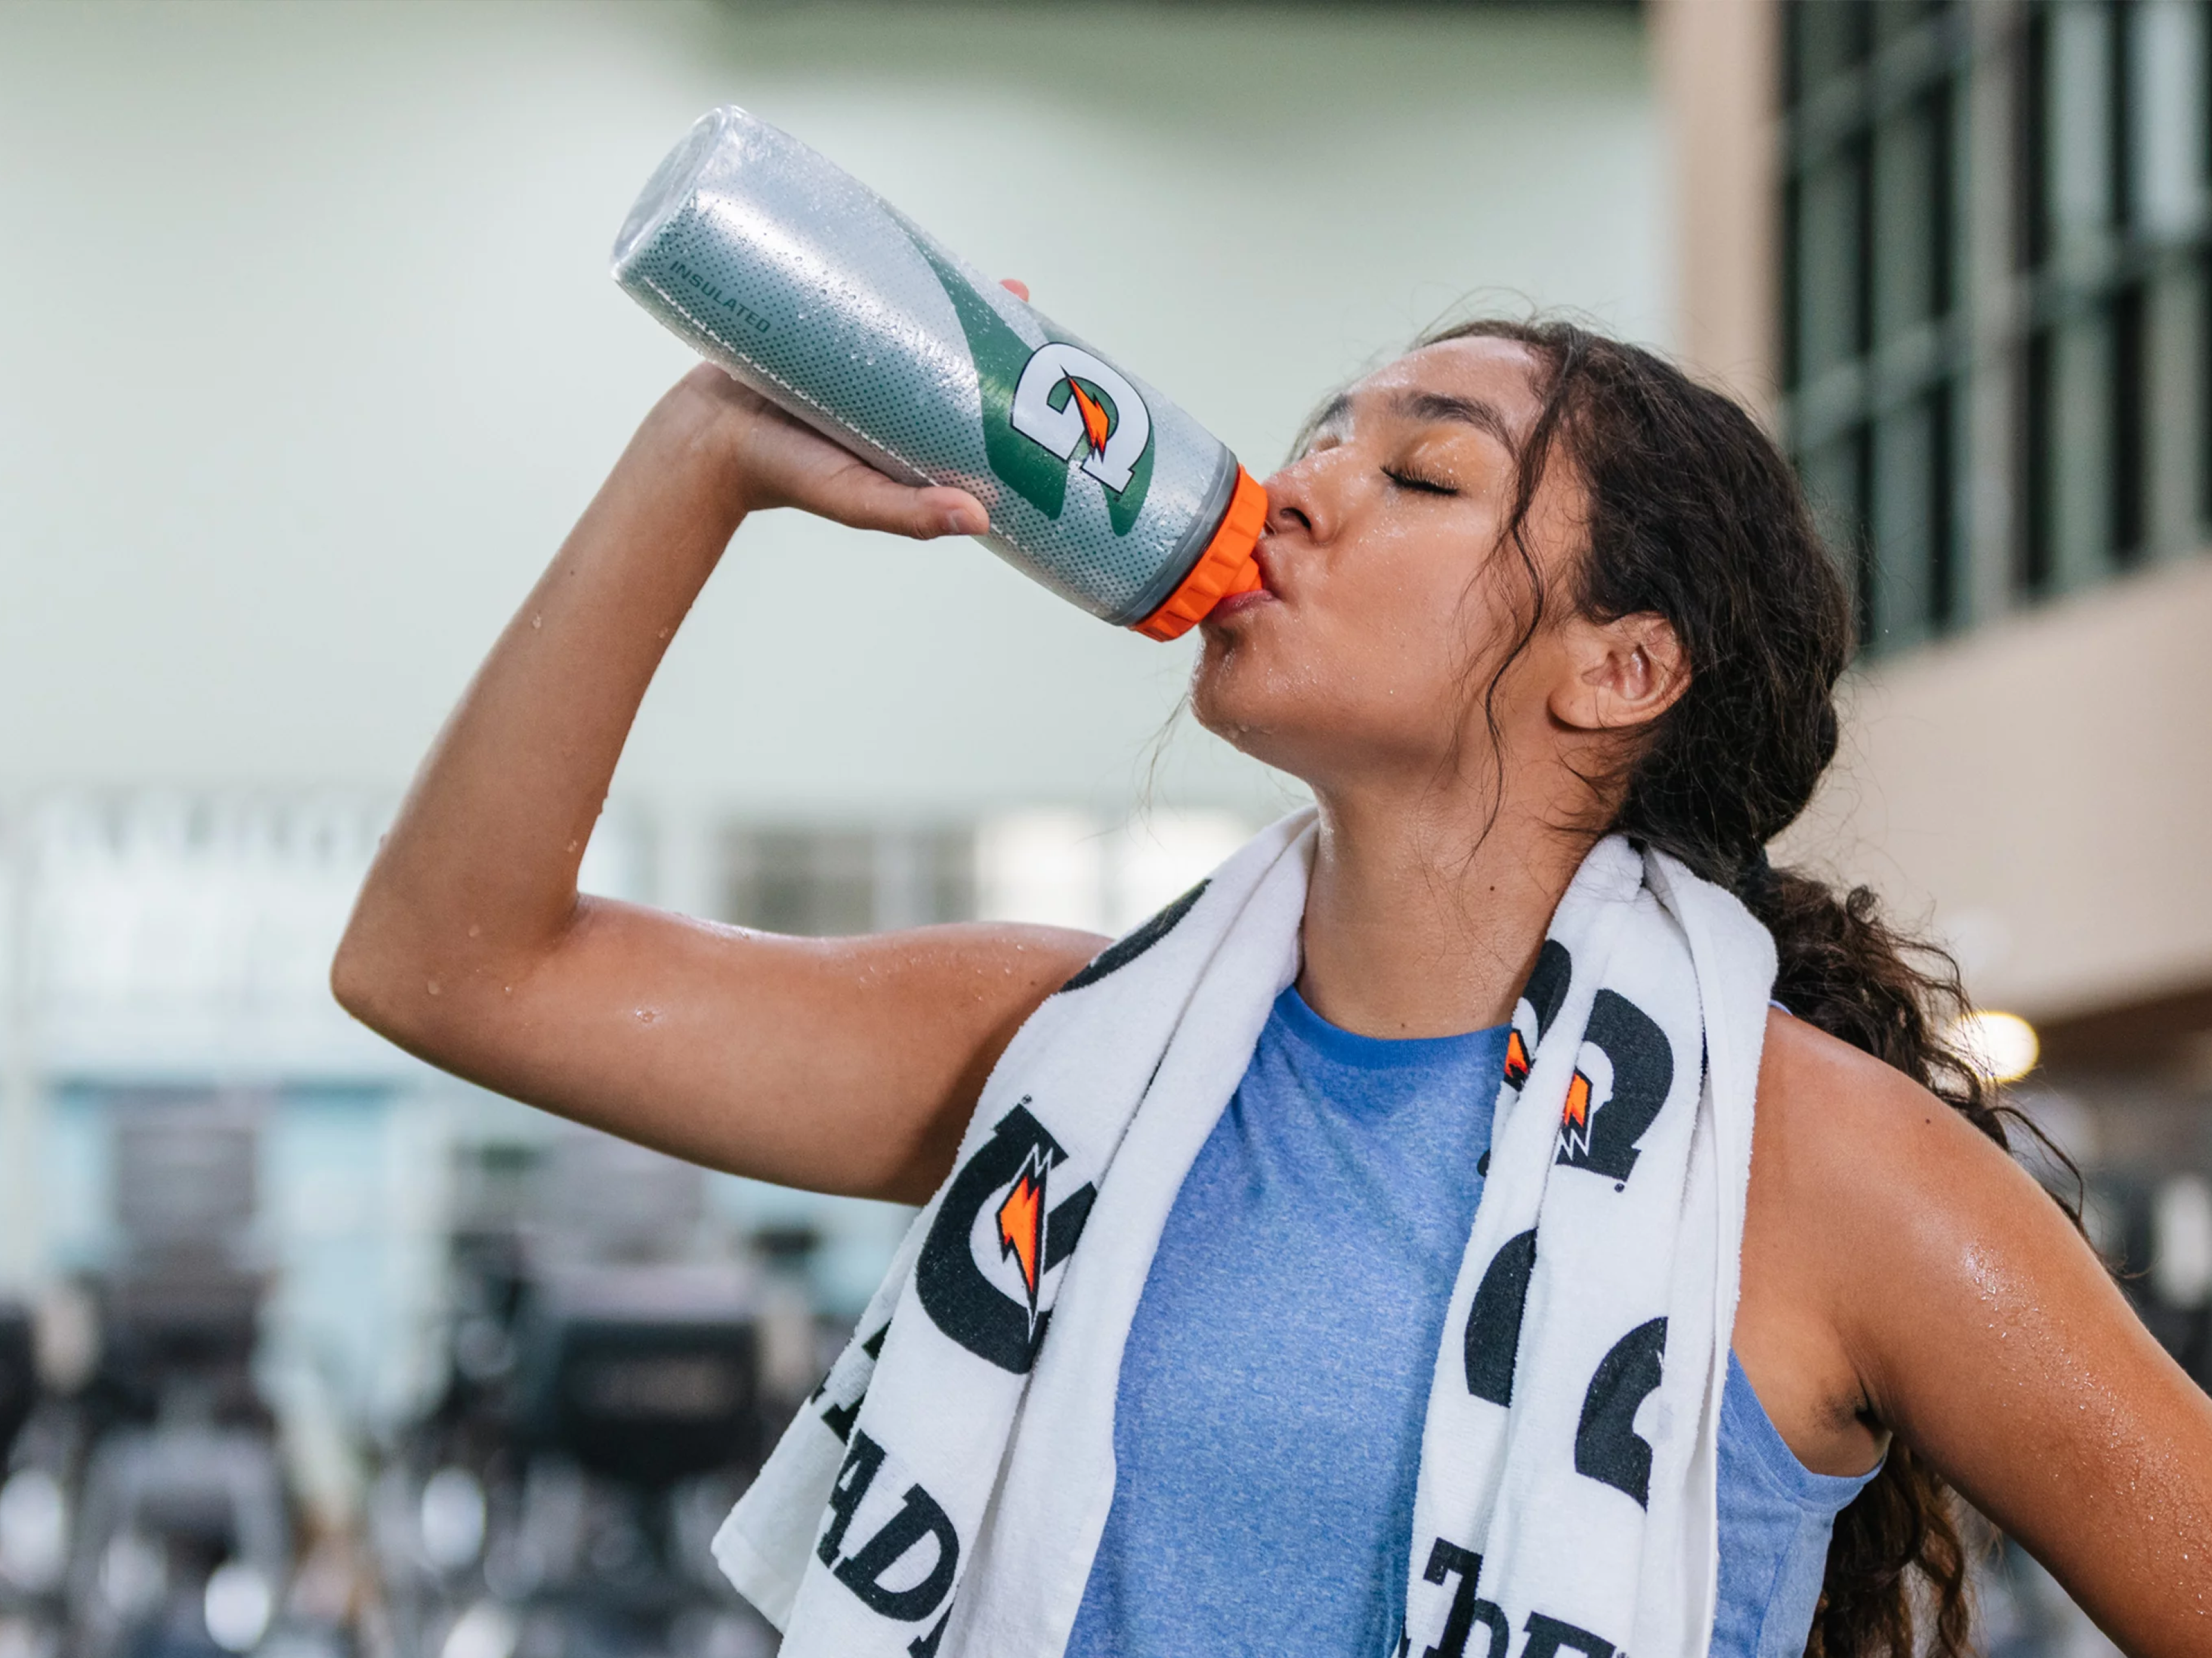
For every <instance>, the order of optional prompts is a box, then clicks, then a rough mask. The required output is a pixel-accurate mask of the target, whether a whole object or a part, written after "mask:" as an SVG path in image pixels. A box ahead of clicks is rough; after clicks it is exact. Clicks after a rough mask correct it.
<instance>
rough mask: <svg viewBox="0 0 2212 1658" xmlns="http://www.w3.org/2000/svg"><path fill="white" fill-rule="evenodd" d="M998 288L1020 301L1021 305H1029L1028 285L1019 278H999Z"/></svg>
mask: <svg viewBox="0 0 2212 1658" xmlns="http://www.w3.org/2000/svg"><path fill="white" fill-rule="evenodd" d="M999 286H1000V287H1001V288H1005V289H1006V292H1007V293H1009V294H1011V295H1013V296H1014V297H1015V298H1016V299H1018V300H1019V301H1022V303H1023V304H1024V305H1026V304H1028V303H1029V297H1030V285H1029V284H1028V283H1027V282H1024V281H1023V280H1022V279H1021V278H1020V277H1019V276H1001V277H1000V278H999Z"/></svg>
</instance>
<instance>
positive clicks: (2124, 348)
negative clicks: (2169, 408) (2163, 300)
mask: <svg viewBox="0 0 2212 1658" xmlns="http://www.w3.org/2000/svg"><path fill="white" fill-rule="evenodd" d="M2149 350H2150V295H2149V293H2148V290H2147V289H2145V288H2141V287H2136V288H2124V289H2122V290H2121V292H2120V293H2119V294H2118V295H2115V296H2114V298H2113V300H2112V415H2111V422H2112V500H2111V507H2112V536H2111V547H2112V557H2113V560H2114V562H2118V563H2119V564H2123V565H2127V564H2132V563H2134V562H2136V560H2138V559H2140V558H2141V557H2142V555H2143V554H2144V553H2146V552H2147V551H2148V550H2149V546H2148V544H2149V540H2150V432H2149V428H2148V423H2147V422H2148V416H2149V413H2150V410H2149V406H2148V398H2149V395H2150V386H2149V368H2150V361H2149Z"/></svg>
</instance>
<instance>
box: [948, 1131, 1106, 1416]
mask: <svg viewBox="0 0 2212 1658" xmlns="http://www.w3.org/2000/svg"><path fill="white" fill-rule="evenodd" d="M1066 1161H1067V1153H1066V1152H1065V1151H1062V1150H1061V1149H1060V1143H1059V1142H1058V1141H1057V1140H1055V1139H1053V1137H1052V1136H1051V1135H1050V1134H1048V1133H1046V1132H1045V1128H1044V1125H1043V1124H1042V1123H1041V1122H1039V1121H1037V1120H1036V1118H1035V1117H1033V1116H1031V1115H1030V1113H1029V1111H1028V1109H1027V1107H1026V1105H1025V1104H1024V1105H1017V1106H1015V1107H1014V1108H1013V1109H1012V1110H1011V1111H1009V1112H1007V1113H1006V1115H1005V1116H1003V1117H1001V1118H1000V1119H999V1126H998V1127H996V1128H994V1129H993V1130H992V1131H991V1138H990V1139H987V1140H986V1141H984V1142H983V1144H982V1145H981V1146H980V1147H978V1148H977V1150H976V1152H975V1156H974V1157H970V1158H969V1159H968V1161H967V1162H966V1163H963V1164H962V1165H961V1167H960V1171H959V1172H958V1173H957V1174H956V1175H953V1177H952V1184H951V1186H950V1187H946V1188H945V1203H944V1206H942V1207H941V1208H939V1210H938V1212H937V1218H936V1220H934V1221H933V1222H932V1223H931V1224H930V1228H929V1236H928V1238H927V1240H926V1241H925V1242H923V1244H922V1246H921V1260H920V1261H919V1262H918V1263H917V1264H916V1266H915V1290H916V1291H917V1292H918V1293H919V1294H920V1295H921V1304H922V1306H923V1307H924V1308H925V1309H927V1311H928V1314H929V1316H930V1317H931V1318H932V1319H933V1321H935V1322H936V1325H937V1327H938V1328H939V1329H940V1330H942V1331H944V1332H945V1334H946V1335H948V1336H950V1337H951V1338H952V1339H953V1340H955V1341H957V1342H958V1343H959V1344H960V1345H962V1346H963V1347H965V1348H966V1349H967V1350H968V1351H969V1352H971V1353H973V1354H975V1357H978V1358H982V1359H988V1360H989V1361H990V1362H991V1363H994V1364H995V1365H997V1366H998V1367H999V1368H1000V1370H1012V1372H1013V1373H1014V1374H1015V1375H1016V1376H1020V1375H1022V1374H1024V1372H1026V1371H1027V1370H1029V1368H1030V1366H1031V1365H1032V1364H1034V1363H1036V1355H1037V1348H1038V1347H1039V1345H1042V1342H1043V1340H1044V1330H1045V1325H1046V1323H1047V1322H1048V1321H1049V1319H1050V1318H1051V1316H1052V1315H1051V1313H1050V1311H1049V1310H1048V1309H1046V1310H1041V1309H1039V1307H1038V1305H1037V1301H1038V1297H1039V1295H1040V1293H1041V1292H1042V1289H1043V1287H1044V1278H1045V1274H1046V1273H1048V1272H1051V1271H1052V1269H1053V1268H1054V1267H1055V1266H1059V1265H1060V1262H1062V1261H1063V1260H1066V1259H1067V1257H1068V1255H1069V1254H1071V1253H1072V1252H1073V1250H1074V1248H1075V1242H1076V1240H1077V1239H1078V1238H1079V1237H1081V1236H1083V1223H1084V1222H1085V1220H1086V1219H1087V1218H1089V1217H1090V1214H1091V1203H1092V1202H1093V1201H1094V1200H1095V1199H1097V1196H1098V1188H1097V1187H1095V1186H1090V1185H1085V1186H1080V1187H1077V1188H1076V1189H1075V1190H1074V1191H1073V1192H1070V1193H1068V1194H1067V1195H1066V1197H1064V1198H1060V1199H1059V1201H1058V1202H1057V1203H1056V1204H1055V1203H1054V1193H1053V1191H1052V1176H1053V1171H1054V1169H1057V1168H1059V1167H1060V1165H1061V1164H1062V1163H1066Z"/></svg>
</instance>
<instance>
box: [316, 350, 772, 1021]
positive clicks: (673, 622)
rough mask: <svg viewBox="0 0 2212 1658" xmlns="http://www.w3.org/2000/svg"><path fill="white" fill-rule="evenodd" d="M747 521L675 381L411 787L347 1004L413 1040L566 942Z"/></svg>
mask: <svg viewBox="0 0 2212 1658" xmlns="http://www.w3.org/2000/svg"><path fill="white" fill-rule="evenodd" d="M744 510H745V506H744V500H743V499H742V496H741V494H740V491H739V489H738V486H737V483H736V477H735V473H734V471H733V469H732V468H731V467H730V465H728V463H727V459H726V457H725V456H724V455H723V454H721V453H720V449H719V446H718V443H717V428H716V427H715V425H714V421H713V419H712V418H711V411H710V410H707V409H703V408H702V407H699V406H698V399H697V398H696V394H694V393H692V392H690V387H689V386H688V385H687V386H684V387H679V388H678V390H677V391H676V392H671V394H670V395H669V397H668V398H665V399H664V400H663V402H662V404H660V406H659V407H658V408H657V409H656V410H654V411H653V415H652V416H650V417H649V418H648V419H647V422H646V423H645V425H644V426H643V427H642V428H641V429H640V430H639V432H638V434H637V435H636V437H635V439H634V440H632V441H631V443H630V446H629V449H628V450H627V451H626V452H624V454H623V458H622V460H621V461H620V463H619V464H617V466H616V468H615V470H614V471H613V473H612V475H611V477H609V478H608V480H607V482H606V483H605V486H604V487H603V488H602V489H600V491H599V495H598V496H597V497H596V498H595V499H594V500H593V501H592V504H591V506H590V507H588V508H587V509H586V512H585V513H584V515H583V517H582V519H580V521H579V523H578V524H577V525H576V527H575V529H574V531H573V532H572V533H571V534H570V536H569V537H568V541H567V542H566V544H564V545H563V546H562V549H561V550H560V553H559V554H558V556H556V558H555V559H554V561H553V562H552V564H551V566H550V568H548V569H547V570H546V572H545V574H544V576H543V577H541V578H540V579H539V580H538V585H537V586H536V587H535V588H533V589H532V592H531V593H530V596H529V597H528V598H527V599H526V601H525V602H524V604H523V605H522V607H521V609H520V610H519V611H517V613H516V614H515V616H514V618H513V621H511V622H510V623H508V624H507V629H506V631H505V632H504V633H503V634H502V635H501V637H500V640H499V641H498V643H497V645H496V646H495V647H494V649H493V651H492V653H491V654H490V655H489V658H487V659H486V660H485V662H484V664H483V667H482V668H481V669H480V670H479V671H477V676H476V678H475V680H474V682H473V683H471V685H470V687H469V689H468V691H467V692H466V694H465V695H464V696H463V698H462V700H461V702H460V705H459V707H458V708H456V709H455V710H454V712H453V715H452V717H451V718H450V719H449V720H448V721H447V726H446V728H445V730H444V731H443V732H442V733H441V735H440V737H439V738H438V741H437V743H436V744H435V747H434V748H433V749H432V750H431V751H430V754H429V756H428V758H427V759H426V760H425V761H424V762H423V764H422V768H421V770H420V772H419V773H418V774H417V775H416V780H415V783H414V786H413V787H412V789H411V790H410V792H409V794H408V797H407V799H406V801H405V804H404V805H403V806H402V807H401V809H400V812H399V815H398V819H397V821H396V822H395V823H394V824H393V826H392V832H391V834H390V835H389V836H388V837H387V838H386V842H385V844H384V847H383V848H382V850H381V851H380V853H379V855H378V857H377V859H376V861H375V864H374V868H373V869H372V871H371V873H370V875H369V878H368V882H367V884H365V886H364V887H363V889H362V896H361V899H360V902H359V903H358V905H357V906H356V910H355V914H354V918H353V921H352V924H351V925H350V926H349V928H348V930H347V933H346V938H345V941H344V944H343V947H342V948H341V950H340V952H339V956H338V959H337V963H336V966H335V968H334V969H333V975H332V976H333V983H334V985H335V987H336V988H337V993H338V995H339V999H341V1000H342V1001H343V1002H344V1003H345V1004H346V1005H348V1006H349V1008H352V1009H353V1010H354V1011H356V1012H357V1013H359V1014H361V1015H362V1017H364V1018H367V1019H368V1021H369V1022H370V1023H373V1024H375V1025H377V1026H378V1027H379V1028H380V1029H388V1030H391V1031H392V1034H395V1035H398V1034H401V1033H402V1032H404V1031H405V1030H407V1029H410V1026H411V1025H412V1024H413V1023H414V1022H415V1021H416V1019H429V1020H433V1021H435V1020H437V1018H438V1017H439V1016H440V1015H441V1014H450V1013H453V1012H457V1011H459V1010H458V1004H459V1003H460V1002H464V1001H465V1000H468V999H472V998H473V997H474V996H477V995H479V994H483V993H486V991H487V987H489V993H492V994H498V993H501V987H503V986H505V985H507V984H510V983H512V981H513V978H514V976H515V975H517V974H519V973H527V972H528V971H529V970H530V969H531V968H532V965H533V963H534V962H535V961H536V960H537V959H538V958H539V957H542V956H544V954H545V953H547V952H549V951H550V950H552V949H554V948H555V947H556V946H557V944H559V942H560V940H561V938H562V936H563V935H564V934H565V932H567V930H568V927H569V926H570V925H571V923H572V922H573V920H574V916H575V914H576V903H577V898H576V887H575V879H576V870H577V866H578V865H579V863H580V860H581V859H582V856H583V851H584V847H585V844H586V841H588V840H589V839H590V837H591V834H592V826H593V824H594V823H596V821H597V820H598V817H599V811H600V809H601V807H602V806H603V805H604V804H605V799H606V792H607V787H608V784H609V781H610V780H611V778H612V776H613V774H614V769H615V765H616V762H617V761H618V760H619V759H620V757H621V754H622V749H623V742H624V741H625V739H626V738H627V737H628V735H629V727H630V724H631V721H632V720H634V719H635V715H636V713H637V708H638V705H639V703H640V702H641V701H642V700H643V698H644V695H645V691H646V688H647V685H648V684H650V683H651V682H652V678H653V672H654V671H655V670H656V669H657V668H658V666H659V662H660V659H661V656H662V653H664V652H665V650H666V648H667V646H668V642H669V641H670V640H671V638H672V637H673V636H674V634H675V631H676V629H677V627H678V625H679V624H680V623H682V621H683V619H684V614H685V612H686V611H687V610H689V609H690V605H691V603H692V601H693V600H694V599H695V598H696V597H697V596H698V593H699V590H700V588H701V586H702V585H703V584H704V583H705V581H706V580H707V578H708V575H710V574H712V573H713V571H714V566H715V563H716V562H717V561H718V560H719V559H720V556H721V553H722V550H723V549H724V548H725V547H726V545H727V544H728V542H729V538H730V537H731V535H732V533H733V532H734V531H735V530H736V529H737V526H738V523H739V522H740V521H741V520H742V519H743V518H744ZM448 998H450V999H451V1000H445V999H448ZM441 1000H442V1001H443V1002H444V1005H443V1006H438V1005H434V1004H435V1003H438V1002H440V1001H441Z"/></svg>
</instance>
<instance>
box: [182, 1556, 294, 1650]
mask: <svg viewBox="0 0 2212 1658" xmlns="http://www.w3.org/2000/svg"><path fill="white" fill-rule="evenodd" d="M275 1610H276V1596H275V1595H274V1594H271V1593H270V1588H269V1580H268V1579H267V1578H265V1577H264V1576H262V1575H261V1574H260V1573H259V1572H258V1571H256V1570H254V1569H253V1568H252V1567H251V1566H249V1565H247V1564H246V1563H245V1562H244V1561H242V1560H232V1561H228V1562H226V1563H225V1564H222V1565H220V1566H218V1567H216V1570H215V1573H214V1575H213V1576H210V1578H209V1579H208V1581H207V1589H206V1592H205V1593H204V1594H203V1595H202V1596H201V1607H200V1611H201V1615H202V1617H204V1619H206V1621H207V1632H208V1635H209V1637H210V1638H211V1639H212V1640H213V1641H214V1642H215V1643H216V1645H217V1646H219V1647H221V1648H222V1649H224V1650H225V1651H226V1652H251V1651H252V1650H253V1649H254V1647H255V1646H256V1645H258V1643H259V1642H260V1640H261V1637H263V1636H264V1635H265V1634H266V1633H268V1630H269V1615H270V1612H273V1611H275Z"/></svg>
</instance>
